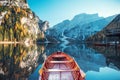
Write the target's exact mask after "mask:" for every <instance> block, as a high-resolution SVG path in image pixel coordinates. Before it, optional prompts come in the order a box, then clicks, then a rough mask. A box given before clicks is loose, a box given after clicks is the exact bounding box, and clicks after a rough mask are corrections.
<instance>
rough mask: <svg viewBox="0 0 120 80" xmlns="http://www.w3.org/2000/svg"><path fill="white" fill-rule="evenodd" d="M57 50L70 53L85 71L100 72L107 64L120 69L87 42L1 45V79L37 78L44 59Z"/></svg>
mask: <svg viewBox="0 0 120 80" xmlns="http://www.w3.org/2000/svg"><path fill="white" fill-rule="evenodd" d="M56 51H63V52H65V53H67V54H69V55H70V56H71V57H73V58H74V59H75V60H76V62H77V63H78V65H79V66H80V68H81V69H82V70H83V71H84V72H89V71H96V72H99V70H100V68H104V67H107V66H109V67H112V68H113V69H117V70H118V68H117V67H116V65H114V62H111V61H109V60H108V57H106V55H103V54H100V53H101V52H99V53H98V52H96V51H95V50H93V49H92V48H88V47H86V44H70V43H69V44H64V43H63V44H42V45H37V46H36V45H34V46H30V47H29V48H26V47H24V46H22V45H16V46H14V45H0V79H3V80H6V79H10V80H17V79H22V80H26V79H29V80H35V79H36V80H37V79H38V77H39V73H38V71H39V69H40V68H41V65H42V64H43V62H44V60H45V59H46V57H47V56H49V55H50V54H52V53H53V52H56ZM97 51H98V50H97ZM111 58H114V57H112V56H111ZM108 63H109V65H108Z"/></svg>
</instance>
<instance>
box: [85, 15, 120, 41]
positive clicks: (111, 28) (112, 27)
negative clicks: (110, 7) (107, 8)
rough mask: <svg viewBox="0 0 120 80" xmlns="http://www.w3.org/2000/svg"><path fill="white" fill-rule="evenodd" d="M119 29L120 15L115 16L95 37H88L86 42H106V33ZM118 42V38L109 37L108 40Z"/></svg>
mask: <svg viewBox="0 0 120 80" xmlns="http://www.w3.org/2000/svg"><path fill="white" fill-rule="evenodd" d="M118 29H120V14H119V15H117V16H116V17H115V18H114V19H113V20H112V21H111V22H110V23H109V24H108V25H107V26H106V27H105V28H104V29H103V30H101V31H100V32H98V33H96V34H95V35H93V36H91V37H89V38H88V39H87V41H100V42H101V41H105V40H106V35H107V31H109V32H111V31H114V30H118ZM115 38H116V39H117V40H119V37H109V39H107V40H108V41H109V40H114V39H115Z"/></svg>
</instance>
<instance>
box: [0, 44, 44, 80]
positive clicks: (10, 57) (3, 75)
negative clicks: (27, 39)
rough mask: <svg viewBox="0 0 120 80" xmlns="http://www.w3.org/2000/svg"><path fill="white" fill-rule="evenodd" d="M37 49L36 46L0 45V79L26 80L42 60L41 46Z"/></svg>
mask: <svg viewBox="0 0 120 80" xmlns="http://www.w3.org/2000/svg"><path fill="white" fill-rule="evenodd" d="M38 50H39V52H38ZM38 50H37V46H34V47H29V48H26V47H24V46H22V45H16V46H14V45H0V80H18V79H20V80H26V79H27V78H28V76H29V75H31V73H32V72H33V71H34V70H35V69H36V67H37V66H38V65H39V64H40V63H43V61H44V56H43V54H42V50H43V48H41V47H40V48H39V49H38ZM39 60H40V61H41V62H40V61H39Z"/></svg>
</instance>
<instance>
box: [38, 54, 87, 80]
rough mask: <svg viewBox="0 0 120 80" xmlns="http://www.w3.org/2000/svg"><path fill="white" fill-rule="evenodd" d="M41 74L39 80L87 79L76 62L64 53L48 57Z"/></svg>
mask: <svg viewBox="0 0 120 80" xmlns="http://www.w3.org/2000/svg"><path fill="white" fill-rule="evenodd" d="M39 73H40V77H39V80H84V77H85V74H84V72H83V71H82V70H81V69H80V68H79V66H78V65H77V63H76V62H75V60H74V59H73V58H71V57H70V56H69V55H67V54H65V53H63V52H55V53H53V54H52V55H50V56H48V58H47V59H46V60H45V62H44V64H43V67H42V68H41V69H40V70H39Z"/></svg>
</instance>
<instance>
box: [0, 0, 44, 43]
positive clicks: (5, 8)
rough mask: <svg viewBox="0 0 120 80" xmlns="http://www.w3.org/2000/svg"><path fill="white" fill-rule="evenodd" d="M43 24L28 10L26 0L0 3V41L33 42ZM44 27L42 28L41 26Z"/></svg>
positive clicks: (5, 0)
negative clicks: (27, 40)
mask: <svg viewBox="0 0 120 80" xmlns="http://www.w3.org/2000/svg"><path fill="white" fill-rule="evenodd" d="M40 24H44V23H43V21H41V20H40V19H39V18H38V17H37V16H36V15H35V13H34V12H32V11H31V10H30V8H29V7H28V4H27V2H26V0H1V1H0V36H1V37H0V41H14V40H17V41H23V40H26V39H29V40H35V39H36V38H37V37H38V36H39V35H38V33H43V31H42V30H41V29H40ZM42 27H44V26H42Z"/></svg>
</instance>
